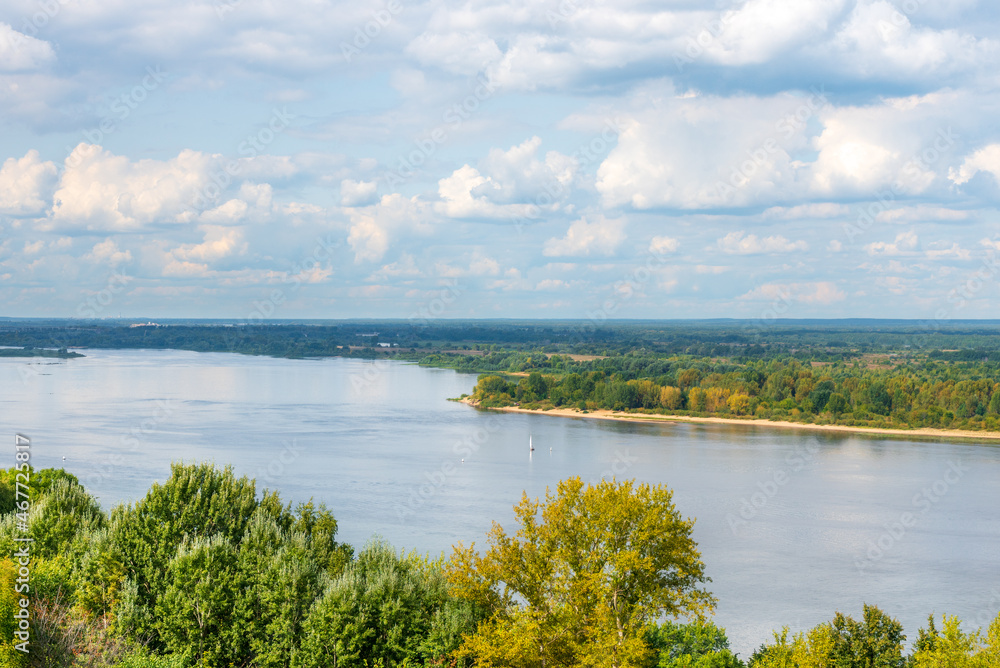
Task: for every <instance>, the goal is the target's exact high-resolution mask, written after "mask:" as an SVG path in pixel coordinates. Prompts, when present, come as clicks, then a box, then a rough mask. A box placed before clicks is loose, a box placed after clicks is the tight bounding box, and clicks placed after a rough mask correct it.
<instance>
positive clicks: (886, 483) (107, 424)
mask: <svg viewBox="0 0 1000 668" xmlns="http://www.w3.org/2000/svg"><path fill="white" fill-rule="evenodd" d="M83 352H85V353H86V355H87V356H86V357H85V358H79V359H73V360H66V361H57V360H38V359H34V360H25V359H17V358H0V411H2V416H3V423H4V428H5V429H6V430H7V432H8V436H7V438H8V439H9V440H8V442H9V443H10V450H9V457H10V459H9V461H11V462H13V458H14V448H13V443H14V433H15V432H20V433H23V434H26V435H28V436H30V437H31V439H32V449H31V451H32V461H33V464H34V465H35V466H36V467H47V466H62V467H65V468H66V469H68V470H69V471H71V472H73V473H75V474H76V475H77V476H78V477H79V478H80V479H81V481H82V482H83V483H84V484H85V485H87V487H88V489H90V491H91V492H92V493H93V494H95V495H97V496H98V497H99V499H100V501H101V503H102V505H104V507H105V508H110V507H112V506H113V505H115V504H117V503H120V502H128V501H134V500H136V499H138V498H141V497H142V496H143V495H144V494H145V492H146V490H147V489H148V488H149V486H150V485H151V484H152V483H153V482H154V481H163V480H164V479H165V478H166V477H167V476H168V475H169V466H170V463H171V462H173V461H185V462H193V461H213V462H215V463H216V464H218V465H220V466H221V465H231V466H232V467H233V469H234V470H235V471H236V473H237V474H239V475H248V476H252V477H255V478H256V479H257V480H258V482H259V486H260V487H268V488H271V489H275V490H278V491H279V492H280V493H281V495H282V497H283V498H284V499H288V500H292V501H300V500H307V499H309V498H310V497H313V498H315V499H316V500H317V501H324V502H325V503H326V504H327V505H328V506H330V508H331V509H333V511H334V513H335V515H336V517H337V519H338V522H339V524H340V539H341V540H344V541H347V542H350V543H352V544H354V545H356V546H361V545H363V544H364V542H365V541H366V540H368V539H369V538H371V537H372V536H373V535H376V534H378V535H381V536H383V537H384V538H386V539H388V540H389V541H390V542H392V543H393V544H394V545H396V546H397V547H400V548H407V549H410V548H416V549H418V550H420V551H430V552H433V553H440V552H442V551H450V548H451V545H452V544H454V543H456V542H458V541H464V542H465V543H467V544H468V543H470V542H473V541H475V542H477V543H478V544H479V545H483V544H484V537H485V534H486V532H487V531H488V530H489V528H490V526H491V523H492V522H493V521H494V520H496V521H498V522H500V523H501V524H503V525H504V526H505V527H507V528H508V529H509V528H511V526H512V520H513V512H512V506H513V505H514V504H515V503H517V502H518V500H519V499H520V497H521V494H522V491H526V492H527V493H528V494H529V495H530V496H532V497H534V496H539V495H544V494H545V490H546V487H553V488H554V487H555V485H556V484H557V483H558V482H559V481H560V480H563V479H565V478H568V477H570V476H580V477H581V478H583V479H584V480H586V481H596V480H599V479H600V478H601V477H602V476H608V477H610V476H611V475H617V477H618V478H619V479H624V478H636V479H638V480H640V481H646V482H651V483H663V484H666V485H668V486H669V487H670V488H672V489H673V490H674V492H675V495H674V501H675V503H676V505H677V507H678V509H679V510H680V512H681V513H682V514H683V515H684V516H685V517H693V518H696V520H697V521H696V524H695V530H694V535H695V538H696V540H697V541H698V543H699V547H700V549H701V551H702V558H703V561H704V562H705V564H706V568H707V572H708V574H709V576H710V577H711V578H712V580H713V582H712V583H711V584H710V585H709V588H710V589H711V591H712V592H713V593H714V594H715V595H716V596H717V597H718V608H717V612H716V623H718V624H719V625H721V626H723V627H725V628H726V629H727V631H728V634H729V638H730V640H731V642H732V645H733V648H734V650H736V651H738V652H739V653H740V655H741V656H742V657H744V658H747V657H748V656H749V654H750V653H751V651H752V650H753V648H755V647H757V646H758V645H759V644H760V643H762V642H763V641H765V640H768V639H769V638H770V632H771V630H772V629H776V628H780V627H781V626H782V625H788V626H790V627H791V628H792V630H800V629H807V628H811V627H812V626H814V625H816V624H818V623H820V622H823V621H828V620H829V619H830V618H832V617H833V613H834V612H835V611H838V610H839V611H841V612H844V613H846V614H850V615H852V616H854V617H855V618H859V617H860V615H861V608H862V604H863V603H865V602H867V603H872V604H876V605H879V606H880V607H881V608H882V609H883V610H885V611H886V612H888V613H889V614H890V615H892V616H893V617H896V618H897V619H899V620H900V621H901V622H902V623H903V624H904V626H905V630H906V634H907V636H908V637H909V639H910V640H911V641H912V640H913V639H915V637H916V633H917V629H918V628H919V627H920V626H922V625H924V624H925V622H926V617H927V615H928V614H929V613H932V612H933V613H935V614H937V615H940V614H941V613H948V614H953V615H958V616H960V617H961V618H962V619H963V620H966V622H967V624H968V625H969V626H978V625H980V624H983V623H984V622H988V621H989V620H990V619H991V618H992V617H993V616H995V615H996V614H997V611H998V610H1000V512H998V501H1000V447H997V446H994V445H987V444H980V443H960V442H954V443H950V442H945V443H942V442H933V441H918V440H907V439H889V438H878V437H873V436H868V435H864V436H862V435H843V434H837V435H827V434H821V433H816V432H808V431H804V430H783V429H776V428H765V427H757V426H742V425H740V426H725V425H693V424H669V425H646V424H622V423H620V422H609V421H603V420H591V419H567V418H559V417H553V416H545V415H523V414H498V413H489V412H481V411H477V410H474V409H471V408H469V407H467V406H465V405H462V404H459V403H456V402H449V401H447V398H449V397H456V396H459V395H460V394H462V393H465V392H471V390H472V387H473V385H474V384H475V379H476V377H475V376H473V375H467V374H458V373H455V372H453V371H448V370H438V369H425V368H420V367H418V366H416V365H413V364H405V363H395V362H392V363H389V362H382V363H374V362H366V361H359V360H345V359H328V360H284V359H272V358H267V357H247V356H241V355H233V354H223V353H219V354H216V353H192V352H183V351H148V350H126V351H102V350H86V351H83ZM529 438H530V439H531V441H532V442H533V444H534V446H535V452H534V453H533V454H532V453H530V452H529V449H528V442H529ZM64 457H65V461H64V460H63V458H64ZM463 459H464V462H463V461H462V460H463Z"/></svg>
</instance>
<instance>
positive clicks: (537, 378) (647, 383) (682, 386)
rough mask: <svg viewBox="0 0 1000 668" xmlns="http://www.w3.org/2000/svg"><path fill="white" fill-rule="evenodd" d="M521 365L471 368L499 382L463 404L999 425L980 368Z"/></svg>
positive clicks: (509, 361)
mask: <svg viewBox="0 0 1000 668" xmlns="http://www.w3.org/2000/svg"><path fill="white" fill-rule="evenodd" d="M524 357H525V356H524V355H523V354H503V353H491V354H489V355H486V356H484V357H482V358H480V359H479V361H478V364H479V365H482V366H490V367H493V368H494V370H496V371H501V370H502V371H503V372H504V373H502V374H495V373H492V374H486V375H483V376H481V377H480V379H479V382H478V384H477V385H476V388H475V390H474V392H473V394H472V399H473V401H475V402H476V403H477V404H478V405H480V406H483V407H500V406H511V405H518V406H521V407H524V408H529V409H531V408H534V409H546V408H552V407H560V406H566V407H571V408H576V409H578V410H581V411H585V410H586V411H591V410H597V409H607V410H615V411H637V412H651V413H662V414H670V415H695V416H725V417H753V418H760V419H771V420H792V421H798V422H809V423H815V424H843V425H853V426H871V427H890V428H896V429H899V428H903V429H906V428H919V427H935V428H953V429H954V428H961V429H973V430H996V429H997V427H998V419H1000V382H998V381H1000V378H998V375H997V373H996V369H995V367H994V366H993V365H990V364H987V363H983V362H959V363H954V362H943V361H941V360H935V359H929V358H925V359H923V360H909V361H902V360H895V359H892V358H885V359H875V360H870V362H868V363H866V362H863V361H857V362H833V363H821V362H812V363H808V362H807V363H803V362H801V361H799V360H797V359H795V358H786V359H773V360H768V361H747V362H744V363H742V364H740V363H734V362H730V361H725V360H715V359H699V358H691V357H684V358H669V359H662V358H654V357H650V356H643V355H635V354H630V355H623V356H618V357H615V358H608V359H603V360H591V361H574V360H573V359H571V358H567V357H559V356H555V357H552V358H547V357H543V358H542V359H535V358H531V357H529V358H527V359H523V358H524ZM508 374H514V375H508Z"/></svg>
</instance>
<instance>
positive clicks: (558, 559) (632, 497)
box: [448, 478, 715, 668]
mask: <svg viewBox="0 0 1000 668" xmlns="http://www.w3.org/2000/svg"><path fill="white" fill-rule="evenodd" d="M514 512H515V514H516V516H517V520H518V522H519V524H520V529H519V530H518V532H517V534H516V535H514V536H508V535H507V534H506V533H505V532H504V530H503V528H502V527H501V526H500V525H499V524H497V523H494V525H493V529H492V531H491V532H490V533H489V535H488V540H489V543H490V545H489V549H488V550H487V551H486V552H485V553H484V554H479V553H477V552H476V551H475V546H472V547H469V548H465V547H463V546H461V545H459V546H457V547H456V548H455V552H454V554H453V555H452V559H451V561H450V563H449V565H448V577H449V581H450V583H451V585H452V587H453V591H454V593H455V594H456V595H458V596H460V597H462V598H466V599H469V600H471V601H473V602H474V603H475V604H477V605H478V606H481V607H482V608H483V609H485V611H486V613H487V615H486V619H485V620H484V621H483V622H482V623H480V625H479V627H478V628H477V630H476V632H475V633H474V634H472V635H471V636H466V637H465V639H464V642H463V644H462V647H461V648H460V649H459V650H458V656H460V657H469V658H473V659H474V660H475V661H476V665H477V666H481V667H483V668H488V667H490V666H510V667H518V668H529V667H530V668H535V667H537V668H554V667H555V666H594V667H598V666H600V667H607V668H627V667H633V666H641V665H643V664H644V662H645V660H646V659H647V657H648V655H649V651H650V650H649V648H648V647H647V645H646V641H645V638H644V634H645V631H646V629H647V628H648V626H649V624H650V623H651V622H653V621H654V620H655V619H656V618H657V617H659V616H660V615H661V614H667V615H672V616H673V615H679V614H688V615H695V616H697V617H702V616H703V615H704V614H705V613H708V612H710V611H711V610H712V608H713V607H714V605H715V599H714V598H713V597H712V595H711V594H710V593H708V592H707V591H705V590H704V589H703V588H702V587H701V586H702V585H703V584H704V583H706V582H709V581H710V579H709V578H707V577H706V576H705V570H704V564H703V563H702V562H701V555H700V553H699V552H698V549H697V544H696V543H695V542H694V540H692V538H691V532H692V529H693V527H694V520H692V519H684V518H682V517H681V515H680V513H679V512H678V511H677V509H676V508H675V507H674V504H673V494H672V492H671V491H670V490H669V489H667V488H666V487H664V486H663V485H656V486H651V485H648V484H640V485H637V484H634V483H633V482H631V481H626V482H621V483H619V482H615V481H602V482H600V483H598V484H596V485H585V484H584V483H583V482H582V481H581V480H580V479H579V478H570V479H569V480H565V481H563V482H561V483H559V486H558V488H557V491H556V493H555V494H552V493H551V491H549V492H547V493H546V498H545V502H544V503H542V502H540V501H538V500H537V499H536V500H534V501H532V500H530V499H529V498H528V496H527V494H525V495H523V497H522V499H521V503H520V504H518V505H517V506H515V507H514Z"/></svg>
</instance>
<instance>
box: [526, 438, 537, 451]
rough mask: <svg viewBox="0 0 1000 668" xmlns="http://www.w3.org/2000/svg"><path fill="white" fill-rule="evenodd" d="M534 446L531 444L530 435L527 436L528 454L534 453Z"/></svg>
mask: <svg viewBox="0 0 1000 668" xmlns="http://www.w3.org/2000/svg"><path fill="white" fill-rule="evenodd" d="M534 451H535V446H534V445H532V444H531V434H528V452H534Z"/></svg>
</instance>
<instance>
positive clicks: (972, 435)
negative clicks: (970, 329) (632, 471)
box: [461, 397, 1000, 442]
mask: <svg viewBox="0 0 1000 668" xmlns="http://www.w3.org/2000/svg"><path fill="white" fill-rule="evenodd" d="M461 402H462V403H463V404H466V405H467V406H472V407H474V408H476V407H477V406H476V404H474V403H472V401H471V399H470V398H468V397H466V398H464V399H462V400H461ZM484 410H491V411H504V412H507V413H533V414H535V415H554V416H556V417H571V418H590V419H593V420H618V421H626V422H645V423H650V424H663V423H664V422H692V423H707V424H735V425H742V426H744V427H765V428H769V427H776V428H778V429H806V430H812V431H828V432H829V431H833V432H847V433H855V434H876V435H879V436H894V437H908V438H921V439H927V438H933V439H949V440H954V439H960V440H963V441H967V440H974V441H991V442H1000V432H995V431H970V430H964V429H929V428H921V429H882V428H879V427H849V426H846V425H837V424H805V423H801V422H786V421H775V420H761V419H757V418H747V419H739V418H721V417H693V416H688V415H646V414H643V413H622V412H615V411H609V410H597V411H591V412H589V413H581V412H580V411H578V410H576V409H575V408H553V409H552V410H548V411H543V410H529V409H526V408H518V407H516V406H505V407H503V408H488V409H484Z"/></svg>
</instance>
